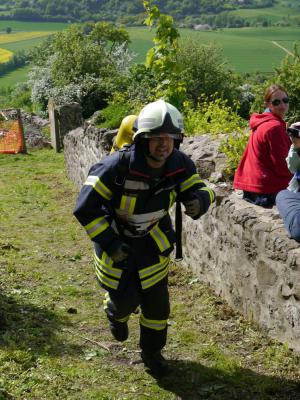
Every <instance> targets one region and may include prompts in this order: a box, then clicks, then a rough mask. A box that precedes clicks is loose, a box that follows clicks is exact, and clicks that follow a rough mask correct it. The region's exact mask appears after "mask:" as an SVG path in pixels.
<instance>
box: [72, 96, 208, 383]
mask: <svg viewBox="0 0 300 400" xmlns="http://www.w3.org/2000/svg"><path fill="white" fill-rule="evenodd" d="M135 125H136V128H135V129H136V131H135V133H134V135H133V142H134V143H133V145H132V146H131V147H130V148H129V149H128V148H127V149H126V150H123V151H119V152H114V153H113V154H111V155H109V156H107V157H105V158H103V159H102V160H101V161H100V162H99V163H98V164H96V165H94V166H93V167H92V168H91V170H90V172H89V176H88V178H87V180H86V182H85V184H84V186H83V188H82V189H81V192H80V194H79V197H78V199H77V203H76V207H75V210H74V215H75V217H76V218H77V219H78V220H79V222H80V223H81V224H82V225H83V227H84V228H85V230H86V232H87V234H88V235H89V237H90V239H91V240H92V241H93V242H94V260H95V271H96V276H97V279H98V281H99V283H100V285H101V286H102V287H103V288H105V289H106V296H105V300H104V302H103V303H104V310H105V312H106V314H107V318H108V321H109V325H110V330H111V333H112V335H113V336H114V338H115V339H116V340H118V341H124V340H126V339H127V338H128V326H127V321H128V319H129V317H130V314H131V313H133V312H135V310H136V309H137V307H140V319H139V323H140V348H141V358H142V360H143V362H144V364H145V367H147V368H148V369H149V370H150V373H152V375H153V376H155V377H157V378H160V377H162V376H164V375H165V374H167V373H168V367H167V362H166V360H165V359H164V358H163V356H162V354H161V350H162V349H163V347H164V346H165V344H166V340H167V321H168V316H169V312H170V304H169V294H168V269H169V255H170V253H171V252H172V250H173V248H174V243H175V239H176V238H175V232H174V230H173V228H172V223H171V219H170V216H169V210H170V208H171V207H172V205H173V204H174V202H175V200H176V199H177V200H180V201H181V202H182V203H183V204H184V206H185V213H186V214H187V215H188V216H190V217H191V218H192V219H198V218H199V217H200V216H201V215H203V214H204V213H206V212H207V210H208V208H209V206H210V204H211V203H212V202H213V201H214V200H215V194H214V192H213V191H212V190H211V189H210V188H209V187H207V186H206V185H205V184H204V182H203V181H202V180H201V179H200V177H199V175H198V174H197V172H196V168H195V165H194V163H193V161H192V160H191V159H190V158H189V157H187V156H186V155H185V154H184V153H182V152H181V151H179V150H178V147H179V146H178V145H179V143H180V142H181V141H182V138H183V121H182V117H181V114H180V112H179V111H178V110H177V108H175V107H174V106H173V105H171V104H169V103H167V102H165V101H164V100H158V101H155V102H152V103H150V104H148V105H146V106H145V107H144V108H143V109H142V111H141V112H140V114H139V115H138V118H137V120H136V123H135Z"/></svg>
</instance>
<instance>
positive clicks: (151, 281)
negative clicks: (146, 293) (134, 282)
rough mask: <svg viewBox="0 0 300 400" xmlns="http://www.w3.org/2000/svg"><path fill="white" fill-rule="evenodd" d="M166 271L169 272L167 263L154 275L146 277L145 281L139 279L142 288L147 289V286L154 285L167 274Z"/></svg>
mask: <svg viewBox="0 0 300 400" xmlns="http://www.w3.org/2000/svg"><path fill="white" fill-rule="evenodd" d="M168 272H169V264H168V265H167V266H166V268H165V269H164V270H163V271H161V272H160V273H159V274H156V275H154V276H152V277H151V278H149V279H146V280H145V281H141V286H142V289H143V290H145V289H148V288H149V287H151V286H153V285H155V284H156V283H157V282H159V281H161V280H162V279H164V278H165V277H166V276H167V275H168Z"/></svg>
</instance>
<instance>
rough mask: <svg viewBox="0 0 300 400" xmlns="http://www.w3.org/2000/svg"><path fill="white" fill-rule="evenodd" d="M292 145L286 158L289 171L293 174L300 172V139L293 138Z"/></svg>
mask: <svg viewBox="0 0 300 400" xmlns="http://www.w3.org/2000/svg"><path fill="white" fill-rule="evenodd" d="M291 140H292V145H291V147H290V150H289V154H288V156H287V158H286V162H287V166H288V169H289V170H290V171H291V172H293V173H294V172H300V139H296V138H291Z"/></svg>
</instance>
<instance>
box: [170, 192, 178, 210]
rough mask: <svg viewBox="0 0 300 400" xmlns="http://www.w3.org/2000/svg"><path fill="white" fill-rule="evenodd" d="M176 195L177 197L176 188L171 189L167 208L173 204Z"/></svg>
mask: <svg viewBox="0 0 300 400" xmlns="http://www.w3.org/2000/svg"><path fill="white" fill-rule="evenodd" d="M176 197H177V192H176V190H174V189H173V190H172V191H171V192H170V202H169V209H170V208H171V207H172V205H173V204H174V202H175V200H176Z"/></svg>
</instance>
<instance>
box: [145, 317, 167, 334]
mask: <svg viewBox="0 0 300 400" xmlns="http://www.w3.org/2000/svg"><path fill="white" fill-rule="evenodd" d="M167 322H168V320H167V319H147V318H145V317H144V315H143V314H141V316H140V324H141V325H143V326H144V327H146V328H149V329H155V330H156V331H162V330H163V329H165V328H166V326H167Z"/></svg>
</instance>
